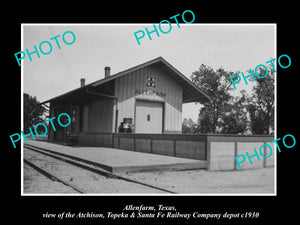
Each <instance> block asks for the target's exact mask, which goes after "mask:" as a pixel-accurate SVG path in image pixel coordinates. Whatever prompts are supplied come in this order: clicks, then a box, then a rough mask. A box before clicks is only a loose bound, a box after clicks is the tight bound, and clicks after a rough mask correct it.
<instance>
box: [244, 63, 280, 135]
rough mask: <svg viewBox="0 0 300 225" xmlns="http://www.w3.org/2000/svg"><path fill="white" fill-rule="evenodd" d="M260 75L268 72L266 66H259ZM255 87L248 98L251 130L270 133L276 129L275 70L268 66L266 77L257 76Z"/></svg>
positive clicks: (257, 132) (258, 132) (254, 132)
mask: <svg viewBox="0 0 300 225" xmlns="http://www.w3.org/2000/svg"><path fill="white" fill-rule="evenodd" d="M257 72H258V74H259V76H261V77H263V76H264V75H265V74H266V70H265V69H264V68H261V67H259V70H258V71H257ZM254 82H256V85H255V86H254V87H253V95H252V96H251V97H250V98H248V99H247V101H248V106H247V110H248V112H249V115H250V130H251V132H252V133H253V134H270V133H271V132H272V131H273V130H274V109H275V107H274V101H275V99H274V85H275V72H274V70H273V68H272V67H271V66H269V67H268V75H267V76H266V77H265V78H257V79H256V81H254Z"/></svg>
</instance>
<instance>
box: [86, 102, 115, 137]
mask: <svg viewBox="0 0 300 225" xmlns="http://www.w3.org/2000/svg"><path fill="white" fill-rule="evenodd" d="M112 110H113V100H112V99H103V100H94V101H91V102H90V104H89V110H88V115H89V119H88V131H89V132H112V131H113V127H112V117H113V115H112Z"/></svg>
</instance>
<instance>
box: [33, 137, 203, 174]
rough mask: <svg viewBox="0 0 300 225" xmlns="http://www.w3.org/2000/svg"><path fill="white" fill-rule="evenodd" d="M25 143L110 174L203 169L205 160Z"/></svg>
mask: <svg viewBox="0 0 300 225" xmlns="http://www.w3.org/2000/svg"><path fill="white" fill-rule="evenodd" d="M28 144H30V145H33V146H36V147H40V148H45V149H48V150H51V151H55V152H58V153H61V154H65V155H69V156H72V157H73V158H81V159H84V160H87V161H89V162H91V163H92V164H94V165H97V166H99V167H101V168H103V169H106V170H108V171H110V172H116V173H118V172H119V173H124V172H141V171H143V172H145V171H170V170H192V169H206V168H207V161H203V160H194V159H186V158H178V157H171V156H163V155H156V154H149V153H141V152H133V151H127V150H120V149H114V148H105V147H82V146H64V145H60V144H56V143H51V142H45V141H33V140H28Z"/></svg>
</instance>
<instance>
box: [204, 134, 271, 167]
mask: <svg viewBox="0 0 300 225" xmlns="http://www.w3.org/2000/svg"><path fill="white" fill-rule="evenodd" d="M271 140H274V137H271V136H263V135H259V136H254V135H249V136H243V135H209V136H208V138H207V146H208V148H207V155H208V157H207V160H208V165H209V166H208V169H209V170H233V169H236V170H237V169H238V166H237V163H236V160H235V159H234V157H235V156H238V155H240V154H243V155H245V156H246V152H248V154H249V156H252V155H254V154H255V151H254V148H255V149H256V150H257V152H258V155H259V157H258V158H259V159H258V158H257V157H256V156H254V157H252V158H251V161H252V165H251V164H250V162H249V159H248V157H247V156H246V161H245V162H243V163H241V164H240V167H241V170H244V169H257V168H263V167H268V166H274V160H275V158H274V154H276V148H275V146H274V145H273V144H271V143H270V141H271ZM263 144H269V145H270V146H272V150H273V154H272V156H271V157H269V158H263V157H262V156H261V155H260V153H259V149H260V146H262V145H263ZM262 152H263V154H264V155H265V156H268V155H269V153H270V150H269V148H268V147H263V148H262ZM238 160H239V159H238ZM240 160H242V158H241V159H240Z"/></svg>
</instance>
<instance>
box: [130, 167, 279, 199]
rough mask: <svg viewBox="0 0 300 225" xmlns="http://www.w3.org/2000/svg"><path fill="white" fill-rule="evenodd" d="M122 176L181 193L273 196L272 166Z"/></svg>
mask: <svg viewBox="0 0 300 225" xmlns="http://www.w3.org/2000/svg"><path fill="white" fill-rule="evenodd" d="M125 175H126V176H128V177H129V178H132V179H136V180H140V181H144V182H147V183H151V184H155V185H157V186H160V187H164V188H166V189H169V190H172V191H175V192H177V193H182V194H214V193H216V194H266V193H268V194H273V193H274V167H268V168H263V169H255V170H254V169H253V170H244V171H207V170H189V171H176V172H175V171H173V172H151V173H150V172H148V173H130V174H125Z"/></svg>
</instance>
